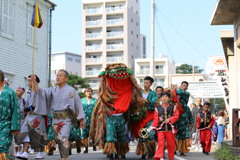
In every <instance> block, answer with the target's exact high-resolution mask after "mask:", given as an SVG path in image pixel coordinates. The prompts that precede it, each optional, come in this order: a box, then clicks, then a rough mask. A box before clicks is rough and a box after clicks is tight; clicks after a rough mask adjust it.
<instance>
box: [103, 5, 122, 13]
mask: <svg viewBox="0 0 240 160" xmlns="http://www.w3.org/2000/svg"><path fill="white" fill-rule="evenodd" d="M123 8H124V6H116V7H106V12H107V13H114V12H120V11H123Z"/></svg>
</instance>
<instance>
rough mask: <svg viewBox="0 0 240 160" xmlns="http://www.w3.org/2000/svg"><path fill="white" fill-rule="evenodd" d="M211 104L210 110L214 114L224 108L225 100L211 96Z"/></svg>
mask: <svg viewBox="0 0 240 160" xmlns="http://www.w3.org/2000/svg"><path fill="white" fill-rule="evenodd" d="M210 104H211V109H210V110H211V112H212V113H214V114H218V112H219V111H221V110H224V109H225V106H226V105H225V101H224V99H223V98H215V99H214V98H211V99H210Z"/></svg>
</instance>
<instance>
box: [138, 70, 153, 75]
mask: <svg viewBox="0 0 240 160" xmlns="http://www.w3.org/2000/svg"><path fill="white" fill-rule="evenodd" d="M137 73H138V74H144V75H148V74H150V69H141V70H140V71H138V72H137Z"/></svg>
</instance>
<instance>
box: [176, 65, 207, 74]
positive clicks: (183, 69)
mask: <svg viewBox="0 0 240 160" xmlns="http://www.w3.org/2000/svg"><path fill="white" fill-rule="evenodd" d="M192 69H193V67H192V65H189V64H182V65H180V66H177V67H176V73H177V74H192V73H193V70H192ZM194 71H195V73H202V72H203V69H200V68H199V67H198V66H194Z"/></svg>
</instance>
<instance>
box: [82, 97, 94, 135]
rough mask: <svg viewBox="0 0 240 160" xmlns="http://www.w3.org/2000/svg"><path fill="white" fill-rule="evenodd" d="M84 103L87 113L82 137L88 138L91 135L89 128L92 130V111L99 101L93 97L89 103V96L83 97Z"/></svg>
mask: <svg viewBox="0 0 240 160" xmlns="http://www.w3.org/2000/svg"><path fill="white" fill-rule="evenodd" d="M81 101H82V105H83V110H84V113H85V121H86V123H85V128H84V129H83V130H82V135H81V139H86V138H88V137H89V130H90V125H91V117H92V112H93V110H94V107H95V105H96V103H97V99H96V98H94V97H92V99H91V100H90V102H89V103H88V101H87V98H83V99H81Z"/></svg>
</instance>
